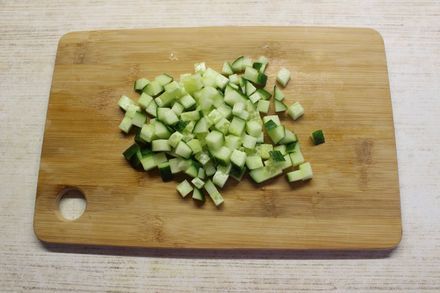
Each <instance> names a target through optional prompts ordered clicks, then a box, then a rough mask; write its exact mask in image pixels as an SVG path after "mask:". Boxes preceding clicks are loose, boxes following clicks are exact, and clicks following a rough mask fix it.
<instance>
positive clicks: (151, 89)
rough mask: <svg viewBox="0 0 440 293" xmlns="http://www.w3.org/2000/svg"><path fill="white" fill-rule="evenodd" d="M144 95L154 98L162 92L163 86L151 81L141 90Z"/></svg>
mask: <svg viewBox="0 0 440 293" xmlns="http://www.w3.org/2000/svg"><path fill="white" fill-rule="evenodd" d="M143 91H144V92H145V93H146V94H148V95H150V96H152V97H156V96H158V95H159V94H160V93H161V92H163V86H162V85H161V84H160V83H159V82H158V81H157V80H153V81H151V82H150V83H149V84H148V85H147V86H146V87H145V88H144V90H143Z"/></svg>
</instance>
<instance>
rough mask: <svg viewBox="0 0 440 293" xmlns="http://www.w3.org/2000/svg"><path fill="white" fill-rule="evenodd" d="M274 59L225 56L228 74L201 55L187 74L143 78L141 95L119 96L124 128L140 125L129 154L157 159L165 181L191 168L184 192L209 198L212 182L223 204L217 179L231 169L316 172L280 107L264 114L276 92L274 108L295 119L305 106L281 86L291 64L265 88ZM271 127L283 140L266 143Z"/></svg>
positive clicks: (139, 160)
mask: <svg viewBox="0 0 440 293" xmlns="http://www.w3.org/2000/svg"><path fill="white" fill-rule="evenodd" d="M267 65H268V60H267V58H266V57H264V56H261V57H260V58H258V59H257V60H256V61H255V62H253V61H252V59H251V58H248V57H244V56H241V57H239V58H237V59H236V60H235V61H234V62H232V63H228V62H225V63H224V64H223V68H222V74H223V75H222V74H220V73H219V72H217V71H216V70H214V69H212V68H210V67H207V65H206V63H204V62H200V63H196V64H194V71H195V73H194V74H182V75H181V76H180V80H174V79H173V77H171V76H169V75H167V74H162V75H159V76H157V77H156V78H155V79H154V80H152V81H149V80H148V79H145V78H141V79H138V80H136V81H135V83H134V90H135V91H137V92H138V93H139V94H140V97H139V99H138V101H137V102H136V101H133V100H132V99H130V98H129V97H128V96H121V98H120V99H119V101H118V105H119V107H120V108H121V109H122V110H124V111H125V115H124V119H123V120H122V121H121V123H120V125H119V127H120V129H121V130H122V131H124V132H126V133H129V132H130V131H131V128H133V126H135V127H136V129H135V130H136V131H135V136H134V140H135V144H134V145H132V146H131V147H129V148H128V149H127V150H126V151H124V153H123V155H124V157H125V158H126V160H127V161H128V162H129V164H130V165H131V166H132V167H133V168H135V169H139V168H143V169H144V170H151V169H153V168H155V167H158V168H159V172H160V175H161V178H162V180H163V181H169V180H171V179H172V177H173V174H176V173H179V172H184V173H185V174H186V175H187V176H189V177H191V178H192V179H191V182H192V184H193V185H194V186H195V187H194V188H193V187H192V186H191V184H190V183H189V182H188V181H186V180H185V181H183V182H181V183H180V184H179V185H178V187H177V190H178V191H179V193H180V194H181V195H182V197H185V196H187V194H189V193H191V192H192V197H193V198H194V199H195V200H198V201H204V199H205V196H204V195H203V193H202V191H201V188H205V190H206V191H207V193H208V194H209V195H210V197H211V198H212V199H213V201H214V203H215V204H216V206H219V205H221V204H222V203H223V198H222V196H221V195H220V193H219V192H218V190H217V188H216V186H219V187H223V186H224V185H225V183H226V181H227V179H228V178H229V177H232V178H234V179H235V180H238V181H240V180H241V179H242V177H243V176H244V174H245V173H246V171H247V170H250V172H249V174H250V176H251V178H252V179H253V180H254V181H255V182H257V183H261V182H263V181H266V180H268V179H270V178H273V177H275V176H278V175H279V174H281V173H282V172H283V170H285V169H287V168H289V167H292V166H295V167H297V166H299V170H297V171H293V172H289V173H287V174H286V176H287V179H288V181H289V182H294V181H298V180H307V179H310V178H312V177H313V173H312V169H311V166H310V164H309V163H304V157H303V155H302V152H301V149H300V145H299V143H298V140H297V137H296V135H295V134H294V133H293V132H292V131H290V130H289V129H286V128H285V127H284V126H283V125H282V124H281V121H280V118H279V117H278V115H263V116H264V117H260V113H265V114H267V113H268V111H269V108H270V102H269V101H270V98H271V96H272V94H273V96H274V110H275V112H277V113H278V112H284V111H286V110H287V112H288V115H289V116H291V117H292V118H293V119H294V120H296V119H298V118H299V117H301V116H302V115H303V113H304V108H303V107H302V106H301V105H300V104H299V103H294V104H292V105H291V106H290V107H287V106H286V105H285V104H284V102H283V101H284V99H285V97H284V94H283V92H282V91H281V89H280V88H281V87H285V86H286V85H287V83H288V82H289V80H290V72H289V71H288V70H287V69H285V68H282V69H281V70H280V71H279V72H278V75H277V84H278V85H276V86H274V88H273V92H268V91H267V90H266V89H264V86H265V85H266V82H267V76H266V74H264V72H265V69H266V67H267ZM241 73H243V74H241ZM280 86H281V87H280ZM146 114H149V115H151V116H153V118H151V119H147V115H146ZM263 128H264V130H265V131H263ZM265 134H267V136H268V137H269V138H270V139H271V140H272V142H273V144H274V145H276V146H274V145H272V144H268V143H264V140H265ZM311 138H312V141H313V143H314V144H320V143H324V141H325V138H324V134H323V132H322V130H317V131H315V132H313V133H312V135H311ZM168 158H171V159H170V160H168ZM211 177H212V178H211ZM209 178H211V180H210V179H209Z"/></svg>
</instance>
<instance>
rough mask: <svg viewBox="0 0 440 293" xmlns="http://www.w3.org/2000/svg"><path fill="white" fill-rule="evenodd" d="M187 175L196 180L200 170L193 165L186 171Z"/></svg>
mask: <svg viewBox="0 0 440 293" xmlns="http://www.w3.org/2000/svg"><path fill="white" fill-rule="evenodd" d="M185 174H186V175H188V176H191V177H192V178H196V177H197V175H198V174H199V169H198V168H197V167H196V166H195V165H193V164H191V165H190V166H189V167H188V168H187V169H186V170H185Z"/></svg>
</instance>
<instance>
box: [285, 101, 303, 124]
mask: <svg viewBox="0 0 440 293" xmlns="http://www.w3.org/2000/svg"><path fill="white" fill-rule="evenodd" d="M287 114H289V116H290V117H292V119H293V120H296V119H298V118H299V117H301V116H302V115H304V108H303V106H301V104H300V103H299V102H296V103H293V104H292V105H291V106H290V107H289V109H288V110H287Z"/></svg>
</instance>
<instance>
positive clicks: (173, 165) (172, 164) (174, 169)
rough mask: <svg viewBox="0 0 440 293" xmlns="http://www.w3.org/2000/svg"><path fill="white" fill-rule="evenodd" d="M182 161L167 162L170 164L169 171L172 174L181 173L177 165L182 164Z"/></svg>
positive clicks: (175, 159) (179, 159)
mask: <svg viewBox="0 0 440 293" xmlns="http://www.w3.org/2000/svg"><path fill="white" fill-rule="evenodd" d="M182 160H183V159H182V158H172V159H170V160H169V161H168V162H169V163H170V170H171V173H172V174H176V173H179V172H181V171H182V170H181V169H180V168H179V163H180V162H182Z"/></svg>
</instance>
